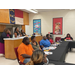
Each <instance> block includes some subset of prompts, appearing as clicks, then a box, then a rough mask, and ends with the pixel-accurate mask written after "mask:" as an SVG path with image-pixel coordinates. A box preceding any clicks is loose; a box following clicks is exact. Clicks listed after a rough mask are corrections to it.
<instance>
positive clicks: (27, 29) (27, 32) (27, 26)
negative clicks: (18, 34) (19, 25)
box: [25, 25, 30, 35]
mask: <svg viewBox="0 0 75 75" xmlns="http://www.w3.org/2000/svg"><path fill="white" fill-rule="evenodd" d="M25 31H26V34H27V35H30V32H29V25H25Z"/></svg>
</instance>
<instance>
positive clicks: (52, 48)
mask: <svg viewBox="0 0 75 75" xmlns="http://www.w3.org/2000/svg"><path fill="white" fill-rule="evenodd" d="M56 48H57V47H49V49H51V50H54V49H56Z"/></svg>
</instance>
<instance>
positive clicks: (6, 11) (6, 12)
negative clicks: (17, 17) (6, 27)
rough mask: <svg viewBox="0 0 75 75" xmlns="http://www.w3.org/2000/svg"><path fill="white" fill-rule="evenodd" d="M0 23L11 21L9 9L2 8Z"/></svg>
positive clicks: (0, 10)
mask: <svg viewBox="0 0 75 75" xmlns="http://www.w3.org/2000/svg"><path fill="white" fill-rule="evenodd" d="M0 23H10V22H9V9H0Z"/></svg>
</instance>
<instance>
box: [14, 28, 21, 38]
mask: <svg viewBox="0 0 75 75" xmlns="http://www.w3.org/2000/svg"><path fill="white" fill-rule="evenodd" d="M14 36H16V37H20V36H22V35H21V33H20V31H19V28H18V27H16V28H15V31H14Z"/></svg>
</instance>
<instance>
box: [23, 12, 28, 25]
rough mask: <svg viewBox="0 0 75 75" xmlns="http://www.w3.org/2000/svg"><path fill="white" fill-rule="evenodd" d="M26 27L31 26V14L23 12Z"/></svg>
mask: <svg viewBox="0 0 75 75" xmlns="http://www.w3.org/2000/svg"><path fill="white" fill-rule="evenodd" d="M23 21H24V25H29V13H26V12H23Z"/></svg>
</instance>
